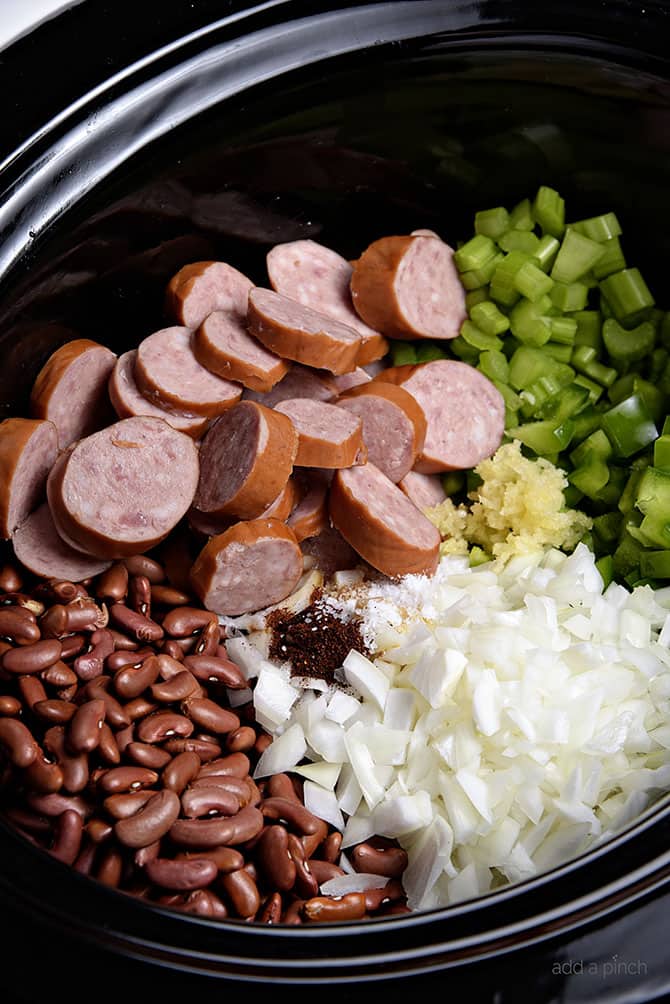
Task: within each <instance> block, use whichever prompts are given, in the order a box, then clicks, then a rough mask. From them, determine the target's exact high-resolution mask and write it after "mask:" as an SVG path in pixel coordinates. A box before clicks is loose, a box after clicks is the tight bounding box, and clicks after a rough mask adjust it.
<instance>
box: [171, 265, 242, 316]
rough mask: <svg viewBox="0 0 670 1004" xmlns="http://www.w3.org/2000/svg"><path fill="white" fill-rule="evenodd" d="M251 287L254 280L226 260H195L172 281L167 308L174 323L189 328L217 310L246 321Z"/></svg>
mask: <svg viewBox="0 0 670 1004" xmlns="http://www.w3.org/2000/svg"><path fill="white" fill-rule="evenodd" d="M252 286H253V283H252V281H251V279H247V277H246V275H243V274H242V272H238V271H237V269H236V268H233V267H232V266H231V265H227V264H226V263H225V262H223V261H196V262H193V263H192V264H190V265H184V267H183V268H181V269H180V270H179V271H178V272H177V274H176V275H174V276H173V277H172V279H170V282H169V283H168V287H167V293H166V304H165V308H166V311H167V314H168V317H170V318H171V319H172V320H173V321H174V322H175V324H182V325H184V326H185V327H187V328H197V327H198V326H199V325H200V324H202V322H203V321H204V320H205V318H206V317H207V316H208V315H209V314H211V313H212V311H214V310H227V311H229V312H230V313H232V314H235V315H236V316H237V317H240V318H244V317H246V314H247V300H248V299H249V290H250V289H251V287H252Z"/></svg>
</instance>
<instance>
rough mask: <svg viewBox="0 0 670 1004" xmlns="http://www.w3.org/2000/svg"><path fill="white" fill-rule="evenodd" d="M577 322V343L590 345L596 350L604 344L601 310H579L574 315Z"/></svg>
mask: <svg viewBox="0 0 670 1004" xmlns="http://www.w3.org/2000/svg"><path fill="white" fill-rule="evenodd" d="M572 316H573V318H574V319H575V321H576V322H577V334H576V335H575V345H590V346H591V348H594V349H595V350H596V351H600V348H601V346H602V335H601V329H602V323H603V319H602V315H601V313H600V311H599V310H578V311H576V312H575V313H574V314H573V315H572Z"/></svg>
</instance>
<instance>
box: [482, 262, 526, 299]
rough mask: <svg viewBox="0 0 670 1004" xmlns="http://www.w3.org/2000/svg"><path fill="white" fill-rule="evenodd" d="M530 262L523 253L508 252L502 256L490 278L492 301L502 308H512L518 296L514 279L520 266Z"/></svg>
mask: <svg viewBox="0 0 670 1004" xmlns="http://www.w3.org/2000/svg"><path fill="white" fill-rule="evenodd" d="M530 260H531V259H530V257H529V256H528V255H527V254H524V252H523V251H510V252H509V253H508V254H506V255H504V256H502V260H501V261H498V263H497V265H496V267H495V271H494V272H493V275H492V276H491V284H490V288H489V294H490V296H491V299H492V300H495V302H496V303H498V304H500V305H501V306H503V307H513V306H514V304H515V303H516V302H517V300H518V299H519V295H520V294H519V291H518V290H517V288H516V286H515V285H514V277H515V276H516V273H517V272H518V271H519V269H520V268H521V266H522V265H524V264H525V263H526V262H527V261H530Z"/></svg>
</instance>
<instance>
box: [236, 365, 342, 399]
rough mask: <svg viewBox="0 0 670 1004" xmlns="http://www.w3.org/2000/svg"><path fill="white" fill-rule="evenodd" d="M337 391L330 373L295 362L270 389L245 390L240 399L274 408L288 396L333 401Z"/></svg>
mask: <svg viewBox="0 0 670 1004" xmlns="http://www.w3.org/2000/svg"><path fill="white" fill-rule="evenodd" d="M337 393H338V391H337V387H336V386H335V383H334V382H333V379H332V377H331V376H330V375H327V374H325V373H315V372H314V370H312V369H308V368H307V367H306V366H299V365H297V364H296V365H294V366H291V368H290V369H289V371H288V373H287V374H286V376H285V377H283V378H282V379H281V380H280V381H279V383H277V384H275V385H274V387H273V388H272V390H270V391H267V393H265V394H259V393H258V392H257V391H253V390H245V391H244V393H243V395H242V399H243V400H245V401H258V403H259V404H264V405H265V407H266V408H274V407H275V405H277V404H279V402H280V401H286V400H288V398H290V397H310V398H313V400H315V401H333V400H334V399H335V398H336V397H337Z"/></svg>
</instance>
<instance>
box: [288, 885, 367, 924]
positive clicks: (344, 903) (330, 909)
mask: <svg viewBox="0 0 670 1004" xmlns="http://www.w3.org/2000/svg"><path fill="white" fill-rule="evenodd" d="M365 912H366V911H365V896H364V895H363V893H362V892H350V893H347V895H346V896H337V897H331V896H314V897H312V898H311V899H308V900H307V902H306V903H305V904H304V906H303V908H302V915H303V917H304V918H305V920H310V921H314V920H318V921H321V922H325V923H339V922H341V921H345V920H361V919H362V918H363V917H364V916H365Z"/></svg>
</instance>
